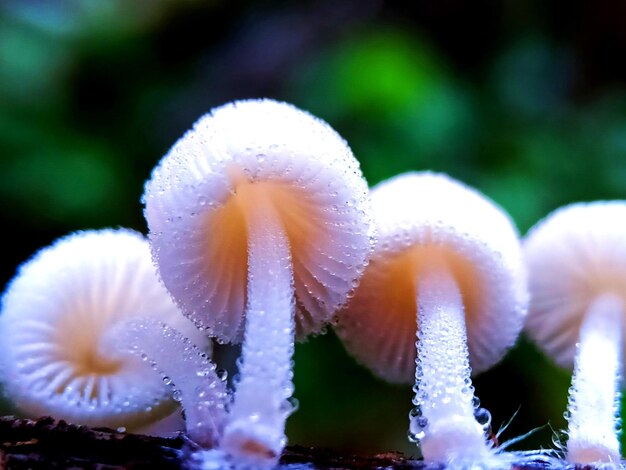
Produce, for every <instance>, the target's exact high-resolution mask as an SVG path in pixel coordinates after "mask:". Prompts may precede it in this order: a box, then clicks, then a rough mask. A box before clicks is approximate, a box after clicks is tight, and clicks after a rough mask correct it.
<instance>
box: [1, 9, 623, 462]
mask: <svg viewBox="0 0 626 470" xmlns="http://www.w3.org/2000/svg"><path fill="white" fill-rule="evenodd" d="M625 59H626V3H625V2H623V1H622V0H598V1H595V2H584V1H551V2H545V1H538V0H537V1H512V0H510V1H503V2H495V1H481V0H474V1H461V0H438V1H435V0H431V1H426V0H413V1H411V2H406V3H403V2H394V1H388V2H383V1H378V0H315V1H302V2H286V1H277V0H264V1H257V2H251V1H243V0H230V1H217V0H214V1H201V0H182V1H174V0H132V1H130V0H91V1H89V0H56V1H44V0H40V1H34V0H4V1H3V2H2V3H0V159H1V165H0V220H1V224H2V225H1V226H2V239H3V247H2V250H1V253H2V255H1V256H2V258H1V263H0V283H1V284H2V285H5V284H6V282H8V281H9V279H10V278H11V277H12V276H13V274H14V273H15V269H16V267H17V266H18V265H19V263H21V262H22V261H24V260H25V259H27V258H28V257H29V256H31V255H32V254H33V253H34V252H35V251H36V250H37V249H38V248H39V247H41V246H44V245H47V244H49V243H50V242H52V241H53V240H54V239H56V238H57V237H59V236H62V235H64V234H66V233H68V232H70V231H75V230H80V229H88V228H100V227H107V226H125V227H132V228H135V229H138V230H140V231H142V232H145V231H146V225H145V222H144V220H143V217H142V207H141V204H140V202H139V199H140V196H141V194H142V191H143V183H144V181H145V179H146V178H147V177H148V176H149V174H150V171H151V169H152V167H153V166H154V165H155V164H156V163H157V161H158V160H159V159H160V158H161V156H162V155H164V154H165V153H166V152H167V150H168V148H169V147H170V146H171V145H172V144H173V142H174V141H175V140H176V139H177V138H178V137H179V136H181V135H182V133H183V132H184V131H185V130H186V129H188V128H189V127H190V126H191V124H192V123H193V122H194V121H195V120H196V119H197V118H198V117H199V116H200V115H202V114H203V113H205V112H207V111H208V110H209V109H210V108H212V107H214V106H217V105H220V104H222V103H224V102H227V101H230V100H233V99H238V98H248V97H272V98H276V99H280V100H286V101H289V102H292V103H294V104H295V105H296V106H298V107H301V108H303V109H307V110H309V111H310V112H312V113H313V114H315V115H317V116H319V117H321V118H323V119H325V120H326V121H328V122H329V123H330V124H331V125H332V126H333V127H334V128H335V129H336V130H337V131H338V132H339V133H340V134H342V135H343V136H344V137H345V138H346V139H347V140H348V142H349V143H350V145H351V146H352V149H353V151H354V153H355V155H356V157H357V158H358V159H359V160H360V161H361V164H362V168H363V172H364V174H365V177H366V178H367V180H368V182H369V183H370V184H375V183H377V182H378V181H380V180H382V179H385V178H387V177H389V176H391V175H395V174H397V173H399V172H402V171H406V170H423V169H433V170H437V171H444V172H447V173H449V174H450V175H452V176H453V177H455V178H458V179H460V180H462V181H464V182H466V183H467V184H470V185H472V186H475V187H477V188H478V189H480V190H481V191H483V192H484V193H485V194H487V195H488V196H490V197H491V198H493V199H494V200H495V201H497V202H498V203H499V204H501V205H502V206H503V207H504V208H506V209H507V210H508V211H509V212H510V214H511V215H512V217H513V218H514V219H515V221H516V223H517V224H518V227H519V229H520V231H521V233H522V234H523V233H525V232H526V231H527V229H528V228H529V227H530V226H531V225H533V224H534V223H535V222H536V221H538V220H539V219H540V218H541V217H543V216H544V215H546V214H547V213H548V212H550V211H551V210H553V209H555V208H556V207H558V206H561V205H563V204H566V203H570V202H573V201H580V200H595V199H616V198H620V199H626V93H625V91H626V88H625V84H626V60H625ZM0 340H1V338H0ZM295 360H296V369H295V382H296V396H297V398H298V399H299V400H300V410H299V411H298V412H297V413H296V414H295V415H293V416H292V417H291V418H290V420H289V423H288V429H287V432H288V435H289V438H290V442H291V443H299V444H310V445H323V446H328V447H333V448H335V449H339V450H345V451H350V452H361V453H373V452H377V451H383V450H392V449H397V450H404V451H406V452H408V453H413V452H414V448H413V447H412V446H411V445H410V444H409V443H408V442H407V440H406V432H407V428H408V417H407V415H408V412H409V410H410V408H411V396H412V392H411V387H410V386H402V387H400V386H391V385H387V384H385V383H383V382H382V381H380V380H377V379H375V378H374V377H373V376H371V375H370V374H369V373H368V371H367V370H365V369H363V368H361V367H359V366H358V365H356V364H355V363H354V361H353V360H352V359H351V358H350V357H348V356H347V355H346V353H345V352H344V350H343V348H342V346H341V344H340V343H339V342H338V340H337V339H336V337H335V336H334V334H332V332H331V333H329V334H328V335H326V336H324V337H318V338H314V339H311V340H309V342H308V343H306V344H303V345H299V346H298V347H297V349H296V358H295ZM475 385H476V393H477V395H478V396H479V397H480V398H481V400H482V403H483V406H485V407H487V408H488V409H489V410H491V413H492V415H493V424H494V427H495V428H496V429H497V428H498V427H499V426H500V424H501V423H503V422H505V421H508V420H509V419H510V418H511V417H512V416H513V415H514V414H515V412H516V411H518V410H519V413H518V414H517V416H516V417H515V419H514V420H513V422H512V424H511V426H510V427H509V428H508V430H507V431H506V432H505V433H503V435H502V436H501V439H503V440H506V439H508V438H512V437H514V436H516V435H519V434H523V433H525V432H527V431H529V430H530V429H532V428H535V427H540V426H544V427H543V428H542V429H541V430H539V431H538V432H537V433H536V434H535V435H533V436H532V437H530V438H528V439H527V440H525V441H523V442H522V443H520V444H519V445H518V446H517V448H524V449H528V448H537V447H540V446H542V447H549V446H552V437H553V429H560V428H563V427H564V426H565V421H564V419H563V417H562V413H563V411H564V410H565V406H566V397H567V388H568V386H569V372H568V371H564V370H560V369H558V368H556V367H555V366H553V365H552V364H551V363H550V362H549V360H548V359H546V358H545V357H544V356H543V355H542V354H541V353H539V352H538V351H537V350H536V349H535V347H534V346H533V345H531V344H530V343H529V342H527V341H526V340H525V339H522V340H521V341H520V342H519V344H518V345H517V347H516V348H515V349H514V350H513V351H512V352H511V353H510V354H509V355H508V356H507V358H506V359H505V360H504V361H503V362H502V363H501V364H500V365H498V366H497V367H495V368H493V369H492V370H490V371H488V372H486V373H484V374H482V375H481V376H479V377H477V378H476V379H475ZM548 423H550V424H551V426H552V428H550V427H549V426H546V425H547V424H548Z"/></svg>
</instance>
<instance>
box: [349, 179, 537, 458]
mask: <svg viewBox="0 0 626 470" xmlns="http://www.w3.org/2000/svg"><path fill="white" fill-rule="evenodd" d="M371 199H372V211H373V219H374V221H375V223H376V224H377V225H376V226H377V230H378V232H377V235H378V242H377V245H376V247H375V249H374V253H373V254H372V257H371V259H370V263H369V265H368V267H367V269H366V271H365V273H364V274H363V277H362V278H361V282H360V285H359V287H358V289H357V290H356V293H355V296H354V298H352V300H351V301H350V303H349V304H348V305H347V306H346V307H345V309H344V310H343V311H342V312H341V313H340V315H339V321H338V325H337V332H338V335H339V336H340V338H341V339H342V340H343V342H344V344H345V346H346V348H347V350H348V351H349V352H350V353H351V354H352V355H353V356H354V357H355V358H356V359H357V360H358V361H360V362H361V363H363V364H364V365H366V366H368V367H369V368H370V369H371V370H372V371H373V372H374V373H375V374H376V375H378V376H380V377H382V378H384V379H386V380H388V381H390V382H410V381H411V380H412V379H414V380H415V388H414V390H415V393H416V396H415V398H414V400H413V403H414V405H416V406H415V408H414V409H413V410H412V411H411V413H410V431H409V436H410V439H411V440H412V441H414V442H416V443H418V444H419V445H420V447H421V451H422V454H423V456H424V459H425V460H426V461H429V462H445V463H447V464H449V465H461V466H464V465H470V466H471V465H472V464H475V463H476V462H480V464H481V465H483V466H484V467H488V466H491V465H492V464H493V465H494V466H496V467H497V466H499V465H501V464H502V459H503V458H504V457H502V454H500V455H496V452H495V451H493V449H491V447H490V446H489V445H487V443H486V436H485V430H486V429H487V428H488V427H489V422H490V415H489V413H488V412H487V411H486V410H484V409H482V408H479V402H478V400H477V399H476V398H475V397H474V388H473V386H472V384H471V378H470V373H471V370H472V369H473V371H474V372H479V371H483V370H485V369H487V368H488V367H490V366H492V365H493V364H495V363H496V362H497V361H499V360H500V358H502V356H503V355H504V353H505V352H506V351H507V349H508V348H510V347H511V346H512V345H513V343H514V342H515V340H516V338H517V337H518V335H519V332H520V330H521V328H522V325H523V320H524V316H525V313H526V306H527V291H526V280H525V275H524V269H523V264H522V253H521V248H520V243H519V238H518V235H517V232H516V229H515V228H514V226H513V225H512V223H511V221H510V220H509V218H508V217H507V215H505V213H504V212H503V211H502V210H501V209H499V208H498V207H496V206H495V205H494V204H493V203H492V202H490V201H489V200H488V199H486V198H485V197H484V196H483V195H481V194H480V193H478V192H477V191H475V190H472V189H470V188H468V187H466V186H464V185H462V184H460V183H459V182H456V181H454V180H452V179H451V178H449V177H447V176H445V175H443V174H436V173H430V172H421V173H407V174H403V175H399V176H397V177H394V178H392V179H390V180H388V181H385V182H383V183H381V184H379V185H378V186H376V187H375V188H373V190H372V195H371ZM416 335H417V342H416ZM468 350H469V351H468ZM468 353H469V358H468ZM468 359H469V360H468ZM470 363H471V367H472V369H470Z"/></svg>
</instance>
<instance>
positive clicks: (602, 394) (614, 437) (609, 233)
mask: <svg viewBox="0 0 626 470" xmlns="http://www.w3.org/2000/svg"><path fill="white" fill-rule="evenodd" d="M524 254H525V256H526V261H527V265H528V274H529V288H530V294H531V303H530V312H529V315H528V319H527V324H526V331H527V332H528V334H529V335H530V336H531V337H532V338H533V339H534V341H535V342H536V343H537V345H538V346H539V347H540V348H541V349H543V351H545V352H546V354H548V355H549V356H550V357H552V358H553V359H554V360H555V361H556V363H557V364H558V365H560V366H562V367H566V368H570V369H571V368H572V367H573V369H574V374H573V377H572V386H571V388H570V392H569V393H570V394H569V405H568V411H567V412H566V414H565V416H566V418H567V420H568V422H569V423H568V431H567V434H568V441H567V460H568V461H569V462H571V463H576V464H589V463H594V462H595V463H610V464H611V465H616V464H618V463H619V461H620V445H619V439H618V430H617V428H618V426H619V425H618V417H619V399H620V392H619V390H620V381H621V380H620V379H621V376H622V374H623V373H624V365H623V364H624V362H623V358H624V354H625V353H626V351H625V350H624V348H623V346H622V343H623V336H624V328H626V323H625V322H624V315H625V312H626V311H625V306H626V201H610V202H608V201H602V202H594V203H577V204H571V205H568V206H565V207H562V208H560V209H558V210H556V211H555V212H553V213H552V214H550V215H548V216H547V217H546V218H545V219H544V220H542V221H541V222H539V223H538V224H537V225H536V226H535V227H533V228H532V229H531V230H530V232H529V233H528V235H527V237H526V240H525V242H524Z"/></svg>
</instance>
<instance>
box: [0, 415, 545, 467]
mask: <svg viewBox="0 0 626 470" xmlns="http://www.w3.org/2000/svg"><path fill="white" fill-rule="evenodd" d="M185 455H186V441H185V438H184V437H183V436H182V435H180V436H178V437H175V438H161V437H151V436H143V435H138V434H130V433H123V432H118V431H115V430H112V429H107V428H89V427H86V426H76V425H73V424H67V423H66V422H64V421H55V420H54V419H52V418H41V419H38V420H29V419H16V418H14V417H11V416H7V417H2V418H0V469H6V470H23V469H33V470H39V469H42V470H43V469H46V470H47V469H65V468H68V469H69V468H71V469H98V470H117V469H155V470H156V469H158V470H168V469H179V468H184V461H185ZM293 464H307V467H305V468H312V469H338V470H339V469H370V468H384V469H423V468H425V465H424V464H423V462H421V461H419V460H411V459H407V458H406V457H405V456H404V455H402V454H400V453H396V452H389V453H385V454H379V455H376V456H372V457H363V456H349V455H340V454H338V453H336V452H333V451H331V450H328V449H319V448H308V447H303V446H297V445H296V446H289V447H287V449H285V451H284V453H283V455H282V457H281V466H284V467H285V468H289V467H291V465H293ZM431 468H436V467H434V466H429V469H431ZM514 468H515V469H522V468H524V469H528V470H530V469H545V468H547V467H546V464H545V463H541V462H535V463H533V462H530V463H526V464H524V465H523V466H516V467H514Z"/></svg>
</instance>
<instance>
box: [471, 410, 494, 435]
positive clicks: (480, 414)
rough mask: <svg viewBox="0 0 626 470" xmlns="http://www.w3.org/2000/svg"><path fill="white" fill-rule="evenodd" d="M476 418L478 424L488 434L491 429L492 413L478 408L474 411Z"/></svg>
mask: <svg viewBox="0 0 626 470" xmlns="http://www.w3.org/2000/svg"><path fill="white" fill-rule="evenodd" d="M474 418H475V419H476V421H478V424H480V425H481V426H482V427H483V429H484V430H485V432H487V431H488V430H489V428H490V427H491V413H489V411H487V410H486V409H485V408H477V409H476V410H475V411H474Z"/></svg>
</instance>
